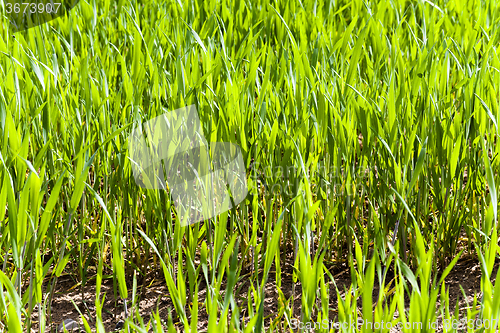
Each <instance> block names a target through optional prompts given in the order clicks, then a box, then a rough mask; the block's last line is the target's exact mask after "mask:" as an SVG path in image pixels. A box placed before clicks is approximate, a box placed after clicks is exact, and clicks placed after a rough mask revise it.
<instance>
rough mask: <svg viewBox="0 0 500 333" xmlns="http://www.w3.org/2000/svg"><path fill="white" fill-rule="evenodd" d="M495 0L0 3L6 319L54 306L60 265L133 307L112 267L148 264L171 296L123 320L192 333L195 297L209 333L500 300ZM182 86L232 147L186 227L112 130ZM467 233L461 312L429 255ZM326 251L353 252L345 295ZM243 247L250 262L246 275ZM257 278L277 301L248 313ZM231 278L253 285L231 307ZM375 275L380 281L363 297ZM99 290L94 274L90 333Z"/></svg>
mask: <svg viewBox="0 0 500 333" xmlns="http://www.w3.org/2000/svg"><path fill="white" fill-rule="evenodd" d="M499 9H500V8H499V5H498V4H497V2H495V1H448V2H435V3H433V2H430V1H399V0H394V1H390V2H388V1H377V2H362V1H358V0H354V1H338V2H337V1H320V0H317V1H312V0H303V1H296V0H292V1H284V2H278V1H272V2H271V3H268V2H267V1H262V0H254V1H241V0H234V1H225V0H221V1H214V0H212V1H183V0H178V1H170V0H169V1H143V2H137V1H118V2H111V1H107V0H93V1H91V2H88V1H86V0H81V1H80V3H79V4H78V5H77V6H76V7H75V8H74V9H73V10H72V11H71V12H70V14H69V15H67V16H65V17H62V18H58V19H56V20H54V21H51V22H49V23H47V24H43V25H41V26H38V27H34V28H31V29H29V30H27V31H22V32H18V33H15V34H14V33H12V31H10V28H9V27H8V25H7V20H6V18H3V21H2V24H1V25H0V34H1V38H0V51H1V53H0V152H1V155H0V184H1V185H0V210H1V212H0V255H1V258H2V260H1V264H2V271H3V273H0V280H1V290H0V322H1V323H2V327H5V329H6V330H7V331H9V332H21V331H23V330H27V329H29V328H30V327H31V325H32V324H33V323H32V322H31V321H30V320H28V319H29V318H30V317H31V314H32V312H33V311H39V313H40V316H39V317H40V318H42V319H44V320H49V319H50V310H51V307H50V303H51V299H52V297H53V291H54V288H55V286H56V284H57V278H58V277H59V276H60V275H61V274H63V272H64V273H69V274H71V275H72V276H74V277H75V279H77V280H78V281H80V282H81V288H82V290H83V288H84V287H85V285H87V284H97V289H98V290H100V286H101V283H102V282H103V280H104V279H113V281H114V286H115V289H114V292H115V295H113V296H114V297H116V298H122V299H125V298H128V299H129V300H132V303H133V304H134V305H135V304H137V298H136V297H137V295H136V293H135V291H136V288H135V287H133V286H132V285H130V284H129V285H127V284H126V280H127V279H128V277H130V276H136V277H138V276H146V275H147V274H150V272H151V271H154V270H161V271H162V272H163V274H164V277H165V284H166V285H167V286H168V289H169V297H170V299H171V300H172V302H173V304H174V306H175V312H174V313H173V314H172V318H171V319H167V318H161V320H162V321H163V322H162V323H160V321H159V319H160V318H159V316H158V315H156V317H155V318H156V319H155V322H154V323H153V322H150V323H148V321H147V320H146V319H145V318H141V317H140V316H139V315H138V312H137V311H136V310H135V307H134V306H132V308H129V309H128V312H129V314H130V316H129V318H128V319H127V321H126V325H125V330H129V331H137V332H146V331H147V329H146V328H145V327H146V326H148V325H149V326H150V327H149V328H150V329H153V331H154V332H161V331H163V330H165V331H166V330H173V331H175V330H176V329H177V330H179V331H184V332H189V331H191V332H193V331H196V327H197V321H198V313H200V311H202V310H203V311H206V313H208V314H209V322H208V327H207V329H208V331H209V332H216V331H217V332H219V331H220V332H222V331H227V332H229V331H238V332H239V331H243V332H254V331H255V332H262V331H264V329H265V328H267V330H268V331H276V330H278V327H282V328H283V329H284V330H286V331H290V327H291V326H290V323H291V320H292V318H298V319H301V320H302V321H303V322H306V321H309V320H313V321H318V320H321V319H323V318H329V315H330V313H331V312H332V311H333V310H338V318H337V319H338V321H347V322H348V321H349V320H351V321H356V320H357V319H358V318H365V319H366V320H369V319H370V318H371V319H372V320H374V321H381V320H382V319H383V320H384V321H391V322H392V323H393V325H396V323H398V322H400V323H402V324H404V323H406V322H415V321H424V327H423V329H422V331H426V332H427V331H433V330H432V329H429V328H428V327H427V325H426V324H425V323H426V321H428V322H433V321H435V320H436V318H437V317H440V318H443V319H450V320H451V319H457V318H462V317H465V318H467V319H472V318H476V315H478V316H479V318H481V319H492V318H498V316H499V313H498V311H499V310H498V309H500V306H499V305H498V303H499V302H500V289H498V288H500V284H492V282H491V278H492V277H491V273H492V269H493V264H494V261H495V258H496V256H497V252H498V248H497V241H498V236H497V231H498V225H497V219H498V216H497V209H498V199H497V184H498V183H500V178H499V175H498V170H499V160H498V152H499V149H500V145H498V144H497V138H498V119H499V118H500V115H499V112H500V111H499V97H500V96H499V93H498V92H499V89H500V60H499V52H500V51H499V49H498V45H499V41H500V33H499V29H498V27H499V23H500V11H499ZM2 12H3V13H5V8H3V7H2ZM191 104H195V105H196V107H197V109H198V112H199V116H200V120H201V122H202V126H203V130H204V133H205V136H206V137H207V141H209V142H217V141H226V142H233V143H236V144H238V145H239V146H240V147H241V149H242V152H243V157H244V160H245V163H246V166H247V169H248V179H247V181H248V187H249V194H248V196H247V198H246V200H245V201H243V202H242V203H241V204H240V205H238V206H237V207H235V208H233V209H231V210H230V211H228V212H226V213H223V214H221V215H220V216H218V217H217V218H214V219H211V220H209V221H205V222H203V223H199V224H194V225H190V226H188V227H181V226H180V221H179V220H178V218H179V217H178V216H177V215H176V211H175V207H174V206H173V204H172V203H171V201H170V200H169V195H168V193H167V192H162V191H155V190H144V189H141V188H140V187H138V186H136V185H135V182H134V177H133V172H132V169H131V163H130V160H129V158H128V157H129V155H128V148H127V144H128V143H127V138H128V135H129V133H130V131H131V130H132V127H133V125H134V124H139V123H143V122H145V121H147V120H149V119H151V118H154V117H156V116H158V115H160V114H162V113H164V112H166V111H168V110H174V109H177V108H180V107H184V106H186V105H191ZM3 207H6V209H5V210H4V209H3ZM397 221H399V227H398V229H397V231H396V232H397V234H396V235H394V234H393V233H394V232H395V226H396V222H397ZM393 239H394V240H395V242H394V244H392V240H393ZM460 240H462V244H460V242H459V241H460ZM289 245H290V246H289ZM289 248H293V249H294V250H293V254H292V255H293V258H296V259H295V263H294V273H293V277H294V281H297V282H300V283H301V290H302V292H301V295H302V296H301V299H293V300H290V302H288V301H285V296H284V295H283V292H282V290H281V287H280V283H279V281H281V280H282V277H283V275H282V274H284V273H283V271H284V270H285V269H286V266H285V257H286V255H287V254H290V250H288V249H289ZM462 250H463V251H465V252H469V253H472V254H473V255H475V256H476V257H477V258H478V260H480V261H481V263H482V265H481V269H482V280H481V281H482V282H481V289H482V293H483V297H482V298H480V299H479V298H478V299H477V300H475V303H476V302H477V304H474V306H471V307H469V308H468V309H467V311H462V312H460V311H458V310H457V311H455V310H454V308H455V304H454V303H453V302H454V301H455V300H453V299H449V296H448V295H447V293H446V285H445V284H444V282H443V278H442V277H441V278H440V279H438V275H437V273H438V272H443V271H445V272H449V269H448V270H445V269H446V268H447V267H448V264H450V263H451V266H449V268H451V267H452V266H453V264H454V263H455V262H456V261H453V258H457V259H458V256H459V255H460V253H462V252H461V251H462ZM370 253H374V255H373V256H372V255H370ZM340 262H347V263H348V264H349V266H350V268H351V277H352V285H351V292H348V293H346V294H345V295H344V296H342V295H341V292H342V290H338V291H337V294H338V297H337V299H338V301H334V295H329V288H328V286H326V285H327V284H331V283H333V284H334V283H335V280H334V279H333V276H332V274H331V273H330V271H329V269H331V268H332V267H335V266H336V265H337V264H338V263H340ZM247 265H250V266H251V268H252V269H251V274H244V273H242V269H243V268H244V267H246V266H247ZM385 266H387V267H388V268H389V269H390V270H392V271H393V272H394V275H395V279H394V280H393V282H389V281H387V280H386V279H385V277H384V274H385V273H386V271H385V270H384V267H385ZM92 269H93V270H94V271H95V272H94V274H95V275H96V278H93V277H92V278H91V275H92V276H93V275H94V274H90V273H89V272H92ZM259 273H260V274H259ZM270 274H275V280H276V281H277V288H278V290H277V291H278V294H279V295H282V296H283V297H282V298H280V300H281V301H280V302H279V304H280V308H279V311H278V312H277V313H274V314H273V315H272V316H270V317H268V318H264V311H263V310H264V307H265V304H264V302H263V300H264V297H265V290H266V288H265V285H266V281H267V279H268V278H269V276H270ZM439 276H440V275H439ZM201 281H204V282H205V283H206V285H207V294H206V297H204V298H203V299H200V298H199V295H198V290H199V289H198V288H199V285H200V282H201ZM243 281H250V283H251V286H252V287H251V290H250V291H249V294H248V299H247V300H245V302H243V303H242V305H238V304H241V303H237V302H236V301H235V300H236V299H237V298H238V296H239V295H238V294H237V293H235V292H234V290H235V289H234V286H235V285H236V284H237V283H238V282H243ZM43 283H45V285H47V286H48V290H47V292H45V293H42V290H45V289H42V284H43ZM375 283H378V284H379V285H380V287H381V290H384V292H382V293H380V294H379V295H378V301H377V302H375V303H374V302H373V299H372V295H371V292H372V290H373V288H372V286H373V285H374V284H375ZM21 287H23V288H21ZM405 296H406V297H407V298H408V299H409V306H408V307H406V308H405ZM107 297H112V295H107ZM358 299H359V300H360V302H361V303H362V311H358V310H357V300H358ZM102 301H103V299H102V295H100V293H99V292H97V295H96V299H95V304H96V312H97V322H98V325H97V331H99V332H104V328H103V326H102V322H101V318H100V314H101V302H102ZM438 301H439V306H438V305H437V304H438V303H437V302H438ZM294 302H295V303H297V302H299V303H300V309H301V312H300V313H296V312H295V313H292V308H293V303H294ZM476 305H477V306H476ZM396 310H397V314H398V315H397V316H396V317H394V316H393V315H394V314H395V313H396V312H395V311H396ZM243 312H244V313H246V316H247V317H248V316H249V317H250V318H249V319H250V321H249V322H248V324H245V323H244V322H243V321H241V320H240V314H241V313H243ZM48 324H50V323H46V326H45V327H48ZM39 327H40V330H41V331H43V330H44V325H43V324H42V325H40V326H39ZM364 330H365V331H369V330H367V329H366V328H364ZM87 331H88V332H90V328H89V327H87ZM294 331H297V330H294ZM317 331H318V332H321V331H323V332H324V331H326V330H323V329H320V330H317ZM381 331H382V330H381ZM385 331H387V330H385ZM405 331H406V332H411V331H412V330H411V329H407V330H405ZM451 331H457V330H451ZM489 331H491V332H493V331H494V329H490V330H489Z"/></svg>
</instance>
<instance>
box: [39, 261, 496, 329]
mask: <svg viewBox="0 0 500 333" xmlns="http://www.w3.org/2000/svg"><path fill="white" fill-rule="evenodd" d="M284 260H285V265H284V268H282V281H281V288H280V290H281V292H282V293H283V295H284V297H285V299H284V300H283V299H281V300H280V297H279V292H278V288H277V284H276V273H275V269H274V267H273V268H271V271H270V273H269V278H268V281H267V284H266V287H265V289H266V297H265V299H264V318H265V321H264V325H265V327H266V328H269V327H270V325H271V322H272V321H273V320H274V319H275V318H276V317H277V315H278V307H279V303H280V302H291V303H290V304H292V308H293V313H292V316H293V318H296V319H299V318H300V311H301V285H300V282H299V281H297V283H296V284H295V290H294V293H293V295H292V290H293V285H294V283H293V279H292V272H293V270H292V263H293V258H291V256H289V257H287V258H284ZM499 266H500V262H499V261H497V262H495V266H494V269H493V274H492V277H496V273H497V271H498V267H499ZM329 271H330V273H331V274H332V276H334V280H335V283H329V288H328V289H329V293H330V316H329V317H330V318H329V319H330V320H336V319H337V294H336V288H337V289H338V290H339V294H340V296H341V297H342V298H343V297H344V295H345V290H347V289H348V288H349V286H350V284H351V277H350V268H349V267H347V265H346V264H345V263H344V264H340V265H338V266H334V265H333V266H332V267H331V269H329ZM249 273H250V271H242V272H241V276H245V274H246V276H247V277H248V276H250V274H249ZM391 274H393V273H392V272H391V271H388V277H387V279H386V281H390V279H391ZM201 275H203V274H201ZM260 278H262V274H260ZM480 281H481V268H480V266H479V263H478V261H477V259H476V258H474V257H471V256H463V257H462V258H461V259H460V260H459V261H458V262H457V263H456V265H455V267H454V268H453V270H452V271H451V272H450V274H449V275H448V276H447V277H446V279H445V285H446V287H447V288H448V289H449V300H450V308H451V309H452V310H453V309H454V308H455V304H457V303H458V307H459V309H460V311H462V312H465V310H466V308H467V307H468V306H471V305H470V304H472V301H473V299H474V295H476V296H477V298H478V299H480V298H481V294H480V292H481V288H480ZM493 281H494V279H493ZM128 282H129V284H130V285H129V286H130V288H129V293H130V292H131V290H132V281H128ZM252 284H253V286H254V288H257V281H255V280H253V281H250V280H249V279H243V280H241V281H239V282H238V283H237V284H236V287H235V288H234V290H236V293H235V294H236V295H237V296H236V299H235V301H236V303H237V304H238V305H239V306H242V308H243V309H244V310H243V311H242V313H241V314H240V316H241V317H240V322H241V323H242V325H244V324H246V323H247V322H248V319H249V317H250V314H249V313H247V312H246V308H247V306H245V304H246V303H247V302H248V300H249V299H251V297H250V296H249V293H250V294H251V293H252V291H251V290H252V287H251V285H252ZM47 287H48V286H45V289H47ZM462 289H463V292H462ZM221 290H225V286H224V283H223V286H222V287H221ZM249 290H250V291H249ZM188 292H189V289H188ZM82 293H83V296H82ZM206 293H207V290H206V285H205V284H204V283H201V284H200V287H199V309H200V311H199V314H198V319H199V323H198V331H200V332H206V330H207V325H208V314H207V313H206V312H205V311H204V308H205V306H204V305H203V303H204V300H205V297H206ZM222 294H224V293H223V292H222ZM377 295H378V288H377V281H375V286H374V290H373V299H374V302H376V298H377ZM130 296H131V295H129V299H128V302H127V308H128V312H129V313H130V311H131V309H132V308H133V307H132V300H131V297H130ZM292 296H293V297H292ZM82 297H83V301H82ZM95 298H96V287H95V280H91V281H89V282H88V283H87V285H86V286H84V287H83V288H81V287H80V286H79V285H78V284H76V283H75V281H74V280H73V278H72V277H71V276H69V275H65V276H61V277H60V278H59V280H58V282H57V286H56V289H55V293H54V298H53V301H52V318H50V322H48V323H47V325H46V327H47V329H46V331H47V332H55V331H56V330H57V327H58V326H59V325H60V323H61V322H62V321H63V320H65V319H68V318H70V319H73V320H75V321H77V322H79V323H80V324H82V320H81V316H80V313H81V314H82V315H83V316H84V317H85V319H86V320H87V321H88V324H89V326H90V327H91V328H92V331H95V321H94V318H95V315H96V312H95V305H94V302H95ZM100 298H101V300H102V299H104V303H103V311H102V319H103V322H104V328H105V330H106V332H113V331H115V327H116V324H117V323H118V321H119V320H122V319H124V318H125V311H124V303H123V301H122V300H121V299H115V297H114V292H113V281H112V279H107V280H104V281H103V284H102V286H101V292H100ZM405 302H406V306H408V305H409V299H408V298H406V300H405ZM173 308H174V306H173V304H172V302H171V300H170V298H169V293H168V289H167V287H166V283H165V282H164V279H163V275H162V273H161V272H160V271H158V272H155V273H154V274H150V275H149V276H148V277H147V278H146V279H144V280H143V281H139V283H138V284H137V295H136V307H135V308H133V310H134V311H136V310H137V311H138V312H139V314H140V315H141V316H142V318H143V320H144V322H145V325H147V322H148V320H150V318H152V315H151V314H152V313H153V312H155V311H158V312H159V315H160V318H161V319H162V320H163V321H164V322H167V320H168V317H169V314H170V315H171V316H172V318H173V322H174V324H175V323H176V322H177V324H176V326H177V327H178V328H179V330H180V331H182V328H181V326H180V324H179V323H178V321H177V320H176V314H175V310H173ZM254 308H256V306H255V305H254ZM358 308H359V310H360V311H361V303H360V302H359V303H358ZM34 312H35V313H34V315H33V316H32V320H33V327H32V331H33V332H38V311H37V310H36V309H35V311H34ZM79 312H80V313H79ZM188 315H189V313H188ZM47 320H49V319H47ZM281 320H285V319H284V317H282V319H281ZM280 324H283V323H280ZM393 331H394V332H396V331H397V330H393ZM437 331H438V332H439V331H442V327H441V329H438V330H437Z"/></svg>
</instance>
